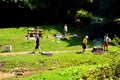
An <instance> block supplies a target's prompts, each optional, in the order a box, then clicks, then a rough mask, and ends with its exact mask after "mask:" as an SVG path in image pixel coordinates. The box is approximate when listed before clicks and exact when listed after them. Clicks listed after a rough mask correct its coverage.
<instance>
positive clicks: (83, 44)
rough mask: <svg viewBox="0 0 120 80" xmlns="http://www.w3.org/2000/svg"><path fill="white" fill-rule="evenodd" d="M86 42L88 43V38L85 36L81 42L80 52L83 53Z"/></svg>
mask: <svg viewBox="0 0 120 80" xmlns="http://www.w3.org/2000/svg"><path fill="white" fill-rule="evenodd" d="M87 42H88V36H87V35H86V36H85V38H84V39H83V41H82V52H85V49H86V47H87Z"/></svg>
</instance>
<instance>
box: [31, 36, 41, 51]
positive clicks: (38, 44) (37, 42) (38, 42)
mask: <svg viewBox="0 0 120 80" xmlns="http://www.w3.org/2000/svg"><path fill="white" fill-rule="evenodd" d="M39 47H40V37H39V35H38V34H36V46H35V50H34V51H33V53H35V52H36V50H37V49H39Z"/></svg>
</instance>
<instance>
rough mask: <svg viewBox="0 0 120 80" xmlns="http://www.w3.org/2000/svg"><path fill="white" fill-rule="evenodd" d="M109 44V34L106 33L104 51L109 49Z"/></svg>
mask: <svg viewBox="0 0 120 80" xmlns="http://www.w3.org/2000/svg"><path fill="white" fill-rule="evenodd" d="M108 45H109V37H108V34H106V35H105V36H104V44H103V46H104V51H108Z"/></svg>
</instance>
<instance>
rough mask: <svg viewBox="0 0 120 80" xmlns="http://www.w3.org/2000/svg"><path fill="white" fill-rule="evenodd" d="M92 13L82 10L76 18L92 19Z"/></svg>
mask: <svg viewBox="0 0 120 80" xmlns="http://www.w3.org/2000/svg"><path fill="white" fill-rule="evenodd" d="M90 15H91V14H90V13H88V11H85V10H84V9H80V10H78V11H77V14H76V16H77V17H90Z"/></svg>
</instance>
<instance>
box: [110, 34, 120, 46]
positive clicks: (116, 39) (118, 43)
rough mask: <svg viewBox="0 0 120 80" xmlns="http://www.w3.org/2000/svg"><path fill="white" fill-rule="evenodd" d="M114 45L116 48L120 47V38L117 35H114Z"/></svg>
mask: <svg viewBox="0 0 120 80" xmlns="http://www.w3.org/2000/svg"><path fill="white" fill-rule="evenodd" d="M112 44H113V45H115V46H118V47H120V38H119V37H117V36H116V35H114V38H113V40H112Z"/></svg>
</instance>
